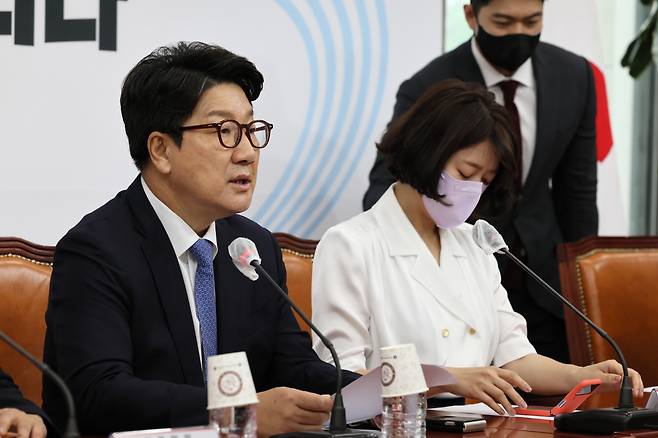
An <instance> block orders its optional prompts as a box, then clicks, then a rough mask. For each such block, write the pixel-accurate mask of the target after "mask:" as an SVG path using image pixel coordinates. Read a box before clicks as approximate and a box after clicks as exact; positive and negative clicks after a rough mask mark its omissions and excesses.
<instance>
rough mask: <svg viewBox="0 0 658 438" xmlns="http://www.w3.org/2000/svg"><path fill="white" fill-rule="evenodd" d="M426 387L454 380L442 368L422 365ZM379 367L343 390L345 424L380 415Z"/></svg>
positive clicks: (446, 383) (449, 382)
mask: <svg viewBox="0 0 658 438" xmlns="http://www.w3.org/2000/svg"><path fill="white" fill-rule="evenodd" d="M422 368H423V374H424V375H425V382H426V383H427V386H428V387H430V388H431V387H433V386H442V385H450V384H452V383H455V382H456V380H455V378H454V377H453V376H452V374H450V373H449V372H448V371H446V370H445V369H444V368H442V367H439V366H435V365H422ZM381 385H382V383H381V367H377V368H375V369H374V370H372V371H370V372H369V373H368V374H366V375H365V376H363V377H360V378H359V379H357V380H355V381H354V382H352V383H350V384H349V385H347V386H346V387H344V388H343V404H344V405H345V412H346V414H347V422H348V423H355V422H357V421H363V420H367V419H369V418H372V417H374V416H375V415H379V414H381V413H382V392H381Z"/></svg>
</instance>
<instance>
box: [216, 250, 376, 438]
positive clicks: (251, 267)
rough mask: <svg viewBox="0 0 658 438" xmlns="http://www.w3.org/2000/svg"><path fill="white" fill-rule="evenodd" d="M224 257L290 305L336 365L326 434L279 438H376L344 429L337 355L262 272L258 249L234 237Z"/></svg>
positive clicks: (366, 432) (298, 433)
mask: <svg viewBox="0 0 658 438" xmlns="http://www.w3.org/2000/svg"><path fill="white" fill-rule="evenodd" d="M228 253H229V255H230V256H231V259H232V260H233V264H234V265H235V267H236V268H238V270H239V271H240V272H241V273H242V274H243V275H244V276H245V277H247V278H249V279H250V280H252V281H256V280H257V279H258V274H260V275H262V276H263V277H265V278H266V279H267V281H268V282H269V283H270V284H271V285H272V286H273V287H274V289H276V290H277V291H278V292H279V294H281V296H282V297H283V298H284V299H285V300H286V301H287V302H288V303H289V304H290V307H292V308H293V309H294V310H295V312H297V314H298V315H299V316H300V317H301V318H302V319H303V320H304V322H305V323H306V324H308V326H309V327H310V328H311V330H313V332H315V334H316V335H318V337H319V338H320V340H321V341H322V343H323V344H324V345H325V347H327V349H328V350H329V351H330V352H331V356H332V357H333V359H334V364H335V365H336V374H337V378H336V394H335V396H334V405H333V407H332V409H331V421H330V423H329V430H328V431H320V432H295V433H290V434H283V436H314V437H317V436H331V437H343V438H345V437H353V438H361V437H364V438H372V437H376V434H375V433H373V432H372V431H366V430H364V431H360V430H357V429H349V428H347V424H346V423H347V422H346V418H345V406H343V395H342V388H343V384H342V383H343V376H342V370H341V368H340V361H339V360H338V354H337V353H336V349H335V348H334V346H333V344H332V343H331V342H330V341H329V339H327V338H326V337H325V336H324V335H323V334H322V332H321V331H320V330H319V329H318V328H317V327H316V326H315V324H313V322H312V321H311V320H310V319H309V318H308V317H307V316H306V315H305V314H304V312H303V311H302V309H300V308H299V307H298V306H297V304H295V303H294V302H293V301H292V300H291V299H290V297H289V296H288V294H287V293H286V292H285V291H284V290H283V289H282V288H281V286H279V285H278V284H277V282H276V281H274V279H273V278H272V277H271V276H270V274H268V273H267V271H266V270H265V269H263V267H262V266H261V265H260V262H261V258H260V256H259V255H258V249H257V248H256V244H255V243H254V242H252V241H251V240H250V239H247V238H246V237H238V238H237V239H235V240H233V242H231V244H230V245H229V247H228Z"/></svg>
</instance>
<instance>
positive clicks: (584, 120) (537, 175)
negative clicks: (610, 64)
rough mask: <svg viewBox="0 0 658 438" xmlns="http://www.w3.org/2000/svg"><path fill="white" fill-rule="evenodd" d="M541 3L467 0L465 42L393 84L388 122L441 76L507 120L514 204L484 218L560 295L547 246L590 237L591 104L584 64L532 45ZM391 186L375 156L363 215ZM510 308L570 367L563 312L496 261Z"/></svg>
mask: <svg viewBox="0 0 658 438" xmlns="http://www.w3.org/2000/svg"><path fill="white" fill-rule="evenodd" d="M543 6H544V5H543V0H471V1H470V4H469V5H465V6H464V13H465V16H466V20H467V22H468V24H469V26H470V28H471V29H472V30H473V34H474V35H473V37H472V38H471V39H470V40H469V41H467V42H465V43H463V44H462V45H460V46H459V47H457V48H456V49H454V50H453V51H451V52H448V53H445V54H443V55H441V56H439V57H438V58H436V59H434V60H433V61H431V62H430V63H429V64H428V65H426V66H425V67H423V68H422V69H421V70H420V71H418V72H417V73H416V74H415V75H414V76H412V77H411V78H410V79H408V80H406V81H405V82H403V83H402V85H401V86H400V88H399V90H398V93H397V101H396V104H395V109H394V114H393V118H394V119H395V118H396V117H398V116H400V115H401V114H402V113H404V112H405V111H406V110H407V109H408V108H409V107H411V105H412V104H413V103H414V102H415V101H416V100H417V99H418V98H419V97H420V96H421V95H422V94H423V92H424V91H425V90H426V89H427V88H429V87H430V86H431V85H432V84H434V83H436V82H439V81H441V80H444V79H448V78H458V79H461V80H464V81H468V82H478V83H480V84H482V85H484V86H485V87H487V89H488V90H489V91H491V92H492V93H494V95H495V96H496V101H498V102H499V103H500V104H501V105H504V106H505V107H506V108H507V109H508V112H509V114H510V117H511V119H512V122H513V125H514V128H515V130H516V134H517V138H518V139H519V140H520V141H519V144H520V146H521V147H520V148H518V150H517V152H516V161H517V166H518V168H519V169H520V172H519V174H518V175H517V187H518V189H519V197H518V202H517V204H516V207H515V208H514V209H513V210H512V211H511V212H490V214H491V216H495V219H494V220H492V222H493V224H494V225H495V226H496V227H497V228H498V229H499V230H500V231H501V232H502V234H503V236H504V237H505V240H506V242H507V243H508V245H509V246H510V248H511V250H512V252H513V253H514V254H516V255H517V256H518V257H520V258H521V259H522V260H524V261H526V262H527V263H528V264H529V266H530V267H531V268H532V269H533V270H535V271H536V272H537V273H538V274H539V275H540V276H541V277H542V278H544V279H545V280H546V281H547V282H548V283H549V284H551V285H552V286H554V287H555V288H559V273H558V267H557V257H556V252H555V250H556V245H557V244H558V243H561V242H570V241H575V240H578V239H581V238H583V237H585V236H588V235H594V234H596V233H597V231H598V213H597V209H596V184H597V176H596V166H597V165H596V144H595V143H596V138H595V125H594V120H595V114H596V98H595V94H594V93H595V91H594V80H593V76H592V71H591V67H590V65H589V63H588V62H587V60H585V59H584V58H582V57H580V56H577V55H575V54H573V53H570V52H568V51H566V50H563V49H561V48H558V47H555V46H553V45H550V44H546V43H543V42H540V41H539V38H540V34H541V30H542V25H543V21H542V17H543ZM393 181H394V179H393V176H392V175H391V173H390V172H389V170H388V169H387V168H386V165H385V163H384V161H383V157H382V156H381V154H379V153H378V154H377V158H376V160H375V164H374V166H373V168H372V170H371V172H370V186H369V188H368V191H367V192H366V194H365V196H364V198H363V207H364V209H368V208H370V207H371V206H372V205H373V204H374V203H375V202H376V201H377V199H379V197H380V196H381V195H382V194H383V193H384V191H385V190H386V189H387V188H388V186H389V185H390V184H391V183H393ZM499 265H500V268H501V272H502V274H503V280H502V281H503V286H505V288H506V289H507V291H508V294H509V298H510V301H511V303H512V306H513V307H514V309H515V310H516V311H518V312H519V313H521V314H522V315H523V316H524V317H525V318H526V320H527V322H528V337H529V339H530V341H531V342H532V344H533V345H534V346H535V348H536V349H537V352H538V353H540V354H543V355H545V356H549V357H552V358H554V359H556V360H559V361H561V362H565V363H568V362H569V353H568V348H567V342H566V331H565V327H564V320H563V314H562V305H561V304H560V303H559V302H558V301H557V300H555V299H553V298H552V297H550V296H549V295H548V294H546V293H545V291H543V290H542V288H541V286H539V285H538V284H536V283H534V282H533V281H531V280H529V279H527V278H525V276H524V275H523V273H522V271H520V270H519V268H517V267H516V265H514V264H511V263H507V260H506V259H503V258H501V259H499Z"/></svg>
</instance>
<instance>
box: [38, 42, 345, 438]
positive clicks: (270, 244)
mask: <svg viewBox="0 0 658 438" xmlns="http://www.w3.org/2000/svg"><path fill="white" fill-rule="evenodd" d="M262 84H263V77H262V75H261V74H260V72H258V70H256V67H255V66H254V65H253V64H252V63H251V62H249V61H248V60H247V59H245V58H243V57H240V56H237V55H235V54H233V53H231V52H228V51H227V50H225V49H223V48H221V47H218V46H211V45H206V44H203V43H179V44H178V45H176V46H171V47H162V48H160V49H158V50H156V51H154V52H153V53H151V54H150V55H149V56H147V57H146V58H144V59H143V60H142V61H140V62H139V63H138V64H137V66H135V67H134V68H133V69H132V70H131V72H130V73H129V74H128V76H127V77H126V79H125V82H124V84H123V88H122V93H121V110H122V115H123V119H124V123H125V127H126V133H127V136H128V140H129V144H130V152H131V156H132V158H133V160H134V161H135V164H136V165H137V167H138V168H139V170H140V175H139V176H138V177H137V178H136V179H135V180H134V181H133V183H132V184H131V185H130V186H129V187H128V189H127V190H125V191H122V192H120V193H119V194H118V195H117V196H116V197H115V198H114V199H112V200H110V201H109V202H108V203H107V204H105V205H104V206H102V207H100V208H99V209H98V210H96V211H94V212H92V213H90V214H88V215H87V216H85V217H84V218H83V219H82V220H81V221H80V223H78V224H77V225H76V226H75V227H73V229H71V230H70V231H69V232H68V233H67V234H66V236H65V237H64V238H63V239H62V240H61V241H60V242H59V243H58V244H57V248H56V251H55V259H54V266H53V274H52V280H51V289H50V300H49V305H48V311H47V315H46V322H47V333H46V343H45V360H46V362H47V363H49V364H50V365H51V366H52V367H53V368H54V369H55V370H56V371H57V372H59V373H60V375H62V376H63V377H64V379H65V380H66V382H67V383H68V384H69V385H70V388H71V390H72V393H73V395H74V398H75V402H76V405H77V412H78V420H79V423H80V430H81V432H82V433H84V434H98V435H100V434H107V433H109V432H113V431H118V430H131V429H144V428H156V427H167V426H187V425H196V424H207V423H208V413H207V411H206V404H207V398H206V388H205V376H206V373H205V368H206V362H207V358H208V357H209V356H212V355H215V354H222V353H228V352H235V351H245V352H246V353H247V357H248V360H249V364H250V367H251V372H252V375H253V379H254V383H255V387H256V390H257V391H259V394H258V398H259V405H258V415H257V418H258V432H259V434H260V435H264V436H266V435H270V434H274V433H283V432H290V431H297V430H307V429H318V428H319V427H320V425H321V424H322V423H323V422H324V421H325V420H327V418H328V413H329V412H330V409H331V405H332V401H331V399H330V397H329V396H327V395H322V396H321V395H317V394H331V393H333V392H335V389H336V388H335V385H336V370H335V368H334V367H333V366H330V365H329V364H326V363H324V362H322V361H321V360H320V359H318V357H317V356H316V355H315V353H314V352H313V350H312V349H311V345H310V340H309V338H308V336H307V335H306V334H305V333H304V332H302V331H301V330H300V329H299V326H298V324H297V323H296V320H295V319H294V317H293V315H292V313H291V309H290V307H289V305H288V304H287V303H286V301H285V300H283V299H282V298H281V297H280V296H279V295H278V294H277V292H276V291H274V290H273V289H272V287H271V286H270V285H268V283H267V282H265V281H255V282H254V281H251V280H249V279H248V278H246V277H245V276H243V274H241V273H240V272H239V271H238V270H237V268H236V267H235V266H234V265H233V262H232V260H231V258H230V257H229V254H228V251H227V247H228V246H229V244H230V243H231V242H232V241H233V239H235V238H237V237H247V238H249V239H251V240H252V241H253V242H255V244H256V246H257V247H258V250H259V252H260V256H261V257H262V266H263V268H264V269H265V270H266V271H268V272H269V273H270V274H271V275H272V277H273V278H274V279H275V280H276V281H277V282H278V284H279V285H280V286H281V287H283V288H285V285H286V273H285V268H284V265H283V261H282V258H281V252H280V249H279V247H278V245H277V243H276V241H275V239H274V238H273V237H272V235H271V234H270V232H269V231H267V230H266V229H264V228H262V227H260V226H259V225H258V224H256V223H254V222H252V221H250V220H249V219H246V218H244V217H242V216H239V215H238V214H237V213H239V212H242V211H244V210H246V209H247V208H248V207H249V204H250V202H251V198H252V194H253V190H254V186H255V183H256V175H257V170H258V160H259V154H260V149H261V148H263V147H265V146H266V145H267V143H268V141H269V136H270V132H271V129H272V125H270V124H269V123H267V122H265V121H262V120H253V107H252V102H253V101H254V100H255V99H256V98H257V97H258V95H259V94H260V91H261V89H262ZM354 379H355V375H354V374H352V373H348V372H346V373H345V377H344V381H345V382H350V381H352V380H354ZM44 407H45V409H46V412H48V413H49V414H51V417H52V418H53V419H54V420H55V421H56V422H58V423H59V424H61V421H62V418H63V412H62V405H61V403H60V400H59V395H58V393H57V391H56V389H55V388H53V387H52V386H51V384H50V383H49V382H48V381H45V382H44Z"/></svg>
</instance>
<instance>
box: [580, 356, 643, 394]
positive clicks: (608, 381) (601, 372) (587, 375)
mask: <svg viewBox="0 0 658 438" xmlns="http://www.w3.org/2000/svg"><path fill="white" fill-rule="evenodd" d="M623 375H624V372H623V369H622V367H621V364H620V363H619V362H617V361H616V360H612V359H611V360H606V361H603V362H599V363H595V364H593V365H589V366H586V367H579V368H577V369H576V370H575V371H574V381H575V382H576V383H578V382H580V381H582V380H585V379H601V383H602V385H603V386H604V388H605V387H607V389H608V390H610V389H612V388H614V389H618V388H619V385H620V384H621V378H622V376H623ZM628 376H629V377H630V379H631V386H632V387H633V395H634V396H635V397H642V392H643V391H644V384H643V383H642V378H641V377H640V374H639V373H638V372H637V371H635V370H634V369H632V368H629V369H628Z"/></svg>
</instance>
